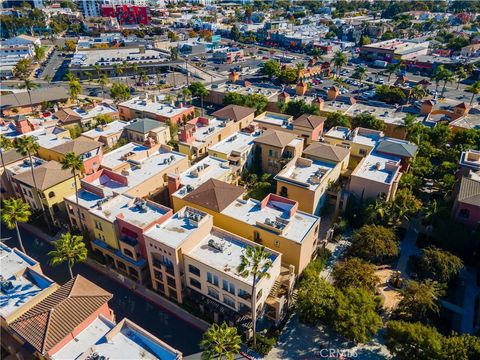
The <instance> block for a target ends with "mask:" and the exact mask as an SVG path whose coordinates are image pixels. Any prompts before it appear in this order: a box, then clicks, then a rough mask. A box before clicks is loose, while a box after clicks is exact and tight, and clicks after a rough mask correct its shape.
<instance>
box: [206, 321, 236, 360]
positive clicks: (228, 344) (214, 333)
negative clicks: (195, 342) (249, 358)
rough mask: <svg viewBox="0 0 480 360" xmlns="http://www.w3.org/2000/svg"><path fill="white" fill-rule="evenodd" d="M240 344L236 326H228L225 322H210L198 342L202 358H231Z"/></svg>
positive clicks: (230, 359)
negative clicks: (210, 324)
mask: <svg viewBox="0 0 480 360" xmlns="http://www.w3.org/2000/svg"><path fill="white" fill-rule="evenodd" d="M241 344H242V338H241V337H240V335H239V334H238V333H237V329H236V328H234V327H229V326H228V325H227V324H226V323H223V324H222V325H218V324H212V326H210V328H209V329H208V330H207V331H206V332H205V333H204V334H203V338H202V341H201V342H200V348H201V349H202V350H203V352H202V360H213V359H217V360H221V359H226V360H233V359H234V358H235V355H237V354H238V353H239V352H240V346H241Z"/></svg>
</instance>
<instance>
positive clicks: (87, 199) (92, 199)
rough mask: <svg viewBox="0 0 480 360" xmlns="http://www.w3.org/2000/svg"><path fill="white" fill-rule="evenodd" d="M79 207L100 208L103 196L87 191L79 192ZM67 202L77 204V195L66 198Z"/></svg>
mask: <svg viewBox="0 0 480 360" xmlns="http://www.w3.org/2000/svg"><path fill="white" fill-rule="evenodd" d="M77 194H78V205H79V206H80V207H82V208H84V209H88V210H90V209H93V208H96V207H97V206H98V202H99V201H101V200H102V199H104V198H103V197H102V196H99V195H97V194H94V193H92V192H90V191H87V190H85V189H79V190H78V193H77ZM65 199H66V200H68V201H70V202H72V203H74V204H76V201H77V198H76V196H75V194H72V195H70V196H67V197H65Z"/></svg>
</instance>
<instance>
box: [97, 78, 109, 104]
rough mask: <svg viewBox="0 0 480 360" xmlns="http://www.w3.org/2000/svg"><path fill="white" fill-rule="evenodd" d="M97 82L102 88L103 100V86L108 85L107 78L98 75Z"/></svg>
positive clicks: (103, 95) (103, 97)
mask: <svg viewBox="0 0 480 360" xmlns="http://www.w3.org/2000/svg"><path fill="white" fill-rule="evenodd" d="M97 82H98V84H99V85H100V87H101V88H102V99H105V86H106V85H107V84H108V76H107V75H105V74H102V75H100V77H99V78H98V80H97Z"/></svg>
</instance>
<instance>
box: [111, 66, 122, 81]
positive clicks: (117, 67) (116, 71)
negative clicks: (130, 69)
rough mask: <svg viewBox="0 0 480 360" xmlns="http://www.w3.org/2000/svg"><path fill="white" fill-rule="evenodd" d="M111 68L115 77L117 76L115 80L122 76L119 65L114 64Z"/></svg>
mask: <svg viewBox="0 0 480 360" xmlns="http://www.w3.org/2000/svg"><path fill="white" fill-rule="evenodd" d="M113 68H114V69H115V75H117V78H118V77H120V76H122V74H123V68H122V65H121V64H115V65H113ZM117 81H120V80H118V79H117Z"/></svg>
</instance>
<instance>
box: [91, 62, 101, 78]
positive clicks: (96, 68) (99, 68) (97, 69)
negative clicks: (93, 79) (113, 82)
mask: <svg viewBox="0 0 480 360" xmlns="http://www.w3.org/2000/svg"><path fill="white" fill-rule="evenodd" d="M93 67H94V68H95V71H96V72H97V78H99V77H100V73H101V72H102V68H101V67H100V65H99V64H95V65H93Z"/></svg>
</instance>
